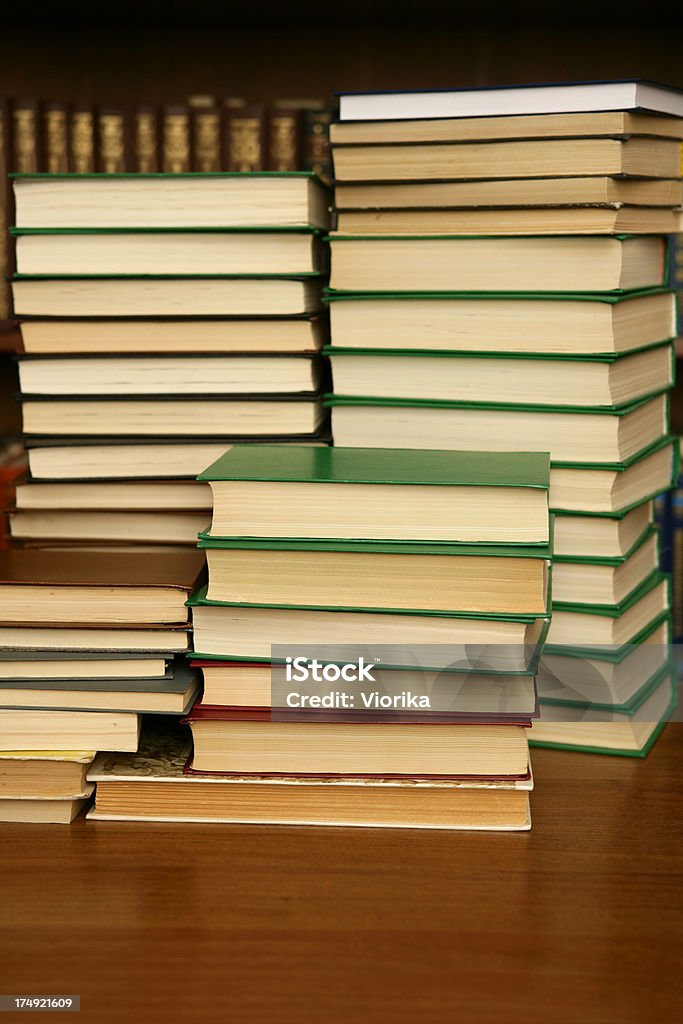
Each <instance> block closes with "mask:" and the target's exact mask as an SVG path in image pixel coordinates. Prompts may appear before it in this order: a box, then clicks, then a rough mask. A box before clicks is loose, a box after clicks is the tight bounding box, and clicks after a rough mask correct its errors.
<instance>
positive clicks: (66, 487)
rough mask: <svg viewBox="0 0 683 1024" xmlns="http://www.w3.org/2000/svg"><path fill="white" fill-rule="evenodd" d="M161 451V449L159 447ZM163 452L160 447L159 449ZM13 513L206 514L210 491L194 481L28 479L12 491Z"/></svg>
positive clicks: (208, 510) (206, 485) (208, 508)
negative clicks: (15, 511) (112, 512)
mask: <svg viewBox="0 0 683 1024" xmlns="http://www.w3.org/2000/svg"><path fill="white" fill-rule="evenodd" d="M160 448H161V446H160ZM161 450H162V451H163V448H161ZM15 495H16V497H15V503H16V504H15V507H16V509H17V510H24V511H25V510H32V511H41V512H50V511H71V512H74V511H83V512H111V511H127V512H161V511H167V512H168V511H173V512H210V510H211V490H210V488H209V485H208V484H204V483H199V482H198V481H196V480H153V479H152V480H118V481H116V482H114V481H112V480H93V481H88V482H82V483H75V482H71V481H69V482H65V483H64V482H60V481H51V482H49V483H43V482H40V481H37V480H30V481H27V482H25V483H20V484H18V485H17V487H16V489H15Z"/></svg>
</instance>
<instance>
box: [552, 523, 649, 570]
mask: <svg viewBox="0 0 683 1024" xmlns="http://www.w3.org/2000/svg"><path fill="white" fill-rule="evenodd" d="M654 536H656V537H657V541H658V543H657V550H658V551H659V547H660V542H661V537H660V533H659V527H658V526H652V525H650V526H648V527H647V528H646V529H645V530H644V531H643V533H641V535H640V537H638V538H637V539H636V541H635V542H634V543H633V544H632V545H631V547H630V548H629V550H628V551H627V552H626V554H624V555H612V556H608V557H603V556H599V555H585V556H577V555H555V556H554V557H553V561H554V562H565V563H568V564H569V565H613V566H615V567H616V566H618V565H623V564H624V562H625V561H626V560H627V559H629V558H630V557H631V555H632V554H634V552H636V551H637V550H638V548H641V547H642V546H643V544H645V543H646V542H647V541H648V540H650V538H651V537H654Z"/></svg>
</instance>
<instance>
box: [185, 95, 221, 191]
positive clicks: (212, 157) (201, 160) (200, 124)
mask: <svg viewBox="0 0 683 1024" xmlns="http://www.w3.org/2000/svg"><path fill="white" fill-rule="evenodd" d="M200 99H201V100H207V101H208V102H206V103H204V102H202V103H199V102H198V101H199V100H200ZM194 100H195V102H194V103H193V102H192V98H191V99H190V109H191V122H192V123H191V134H192V170H193V171H199V172H201V173H202V174H212V173H214V172H216V171H220V170H221V114H220V110H219V108H218V107H217V105H216V103H215V102H214V101H213V99H212V98H211V97H195V98H194Z"/></svg>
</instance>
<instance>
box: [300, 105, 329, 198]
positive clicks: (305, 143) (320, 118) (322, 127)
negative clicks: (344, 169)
mask: <svg viewBox="0 0 683 1024" xmlns="http://www.w3.org/2000/svg"><path fill="white" fill-rule="evenodd" d="M333 113H334V112H333V110H332V109H331V108H330V107H325V108H324V109H322V110H305V111H304V116H303V128H302V136H303V139H302V148H303V155H302V165H301V168H302V170H304V171H313V172H314V174H317V175H318V176H319V177H320V178H322V179H323V181H326V182H328V183H329V182H331V181H332V154H331V151H330V123H331V121H332V117H333Z"/></svg>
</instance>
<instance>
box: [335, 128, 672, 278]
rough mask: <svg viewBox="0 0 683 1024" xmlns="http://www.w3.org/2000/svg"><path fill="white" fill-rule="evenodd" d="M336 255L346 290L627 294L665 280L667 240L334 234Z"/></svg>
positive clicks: (336, 274)
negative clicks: (665, 241)
mask: <svg viewBox="0 0 683 1024" xmlns="http://www.w3.org/2000/svg"><path fill="white" fill-rule="evenodd" d="M677 148H678V147H677ZM677 158H678V157H677ZM330 252H331V261H332V270H331V276H330V287H331V288H333V289H341V290H346V291H359V292H401V291H403V292H426V293H429V294H432V295H434V296H435V297H437V293H440V292H454V291H459V292H468V291H471V292H488V291H491V285H492V282H493V281H495V288H496V290H498V291H502V292H588V291H595V292H610V291H629V290H631V289H639V288H651V287H656V286H659V285H663V284H665V283H666V265H665V256H666V251H665V246H664V241H663V239H662V238H660V237H658V236H656V235H652V236H650V235H647V236H642V237H638V236H616V237H613V238H601V237H598V236H590V235H589V236H582V237H579V238H569V237H561V236H554V237H552V238H542V237H540V238H539V237H533V238H514V237H513V238H486V237H477V238H474V237H470V238H467V237H462V236H446V235H441V236H438V235H432V236H424V235H423V236H412V237H411V236H407V235H393V236H390V235H385V236H378V235H365V236H354V235H333V236H331V238H330ZM494 268H495V269H494Z"/></svg>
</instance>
